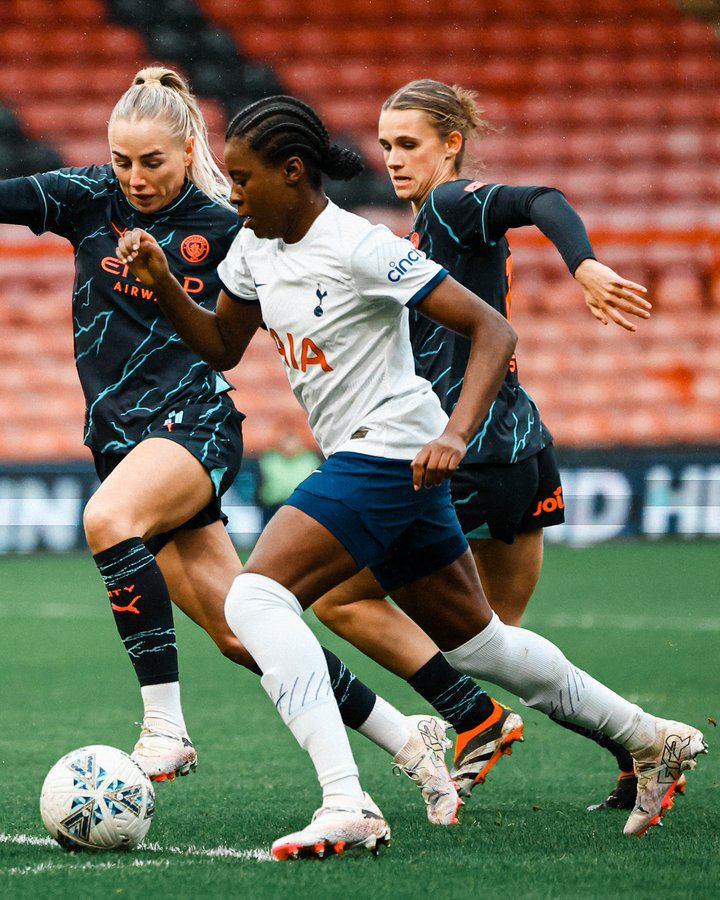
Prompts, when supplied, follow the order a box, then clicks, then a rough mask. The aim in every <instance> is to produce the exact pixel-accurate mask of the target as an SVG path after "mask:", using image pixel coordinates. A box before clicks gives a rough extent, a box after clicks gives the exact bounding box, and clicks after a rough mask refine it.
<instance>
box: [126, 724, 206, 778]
mask: <svg viewBox="0 0 720 900" xmlns="http://www.w3.org/2000/svg"><path fill="white" fill-rule="evenodd" d="M130 755H131V756H132V758H133V759H134V760H135V762H136V763H137V764H138V765H139V766H140V768H141V769H142V770H143V772H145V774H146V775H147V776H148V778H150V779H151V781H172V780H173V779H174V778H175V776H176V775H189V774H190V772H194V771H195V769H196V768H197V753H196V752H195V748H194V747H193V745H192V741H191V740H190V738H189V737H188V736H187V734H182V733H180V732H176V731H172V730H171V726H169V725H168V727H167V729H165V728H158V727H157V726H155V725H149V724H148V723H147V722H143V724H142V726H141V729H140V738H139V739H138V742H137V744H135V748H134V750H133V752H132V753H131V754H130Z"/></svg>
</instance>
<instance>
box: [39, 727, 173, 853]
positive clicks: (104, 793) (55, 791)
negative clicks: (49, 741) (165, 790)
mask: <svg viewBox="0 0 720 900" xmlns="http://www.w3.org/2000/svg"><path fill="white" fill-rule="evenodd" d="M154 811H155V792H154V791H153V787H152V784H151V783H150V779H149V778H148V777H147V775H146V774H145V773H144V772H143V770H142V769H141V768H140V766H138V764H137V763H136V762H135V761H134V760H133V759H132V758H131V757H130V756H128V754H127V753H123V751H122V750H117V749H116V748H115V747H106V746H104V745H103V744H96V745H93V746H91V747H80V749H79V750H73V751H72V752H71V753H66V754H65V756H63V757H62V759H59V760H58V761H57V762H56V763H55V765H54V766H53V767H52V769H50V771H49V772H48V774H47V778H46V779H45V781H44V783H43V786H42V792H41V794H40V815H41V816H42V820H43V822H44V823H45V827H46V828H47V830H48V831H49V832H50V834H51V835H52V836H53V837H54V838H55V840H56V841H57V842H58V844H60V846H61V847H64V848H65V850H131V849H132V848H133V847H137V845H138V844H139V843H140V841H142V839H143V838H144V837H145V835H146V834H147V831H148V828H150V823H151V821H152V815H153V812H154Z"/></svg>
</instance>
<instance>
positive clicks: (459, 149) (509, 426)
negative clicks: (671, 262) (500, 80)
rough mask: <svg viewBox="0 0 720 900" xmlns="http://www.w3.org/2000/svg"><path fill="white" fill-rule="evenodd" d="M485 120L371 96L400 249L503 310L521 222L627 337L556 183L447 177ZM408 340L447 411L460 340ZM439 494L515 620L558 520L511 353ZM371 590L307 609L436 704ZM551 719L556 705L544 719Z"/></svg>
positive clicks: (617, 294)
mask: <svg viewBox="0 0 720 900" xmlns="http://www.w3.org/2000/svg"><path fill="white" fill-rule="evenodd" d="M485 126H486V123H485V122H484V121H483V120H482V114H481V111H480V110H479V109H478V107H477V104H476V102H475V95H474V94H473V93H472V92H471V91H467V90H464V89H463V88H459V87H450V86H449V85H445V84H442V83H441V82H437V81H432V80H418V81H414V82H411V83H410V84H408V85H405V86H404V87H402V88H400V89H399V90H398V91H396V92H395V93H394V94H392V95H391V96H390V97H389V98H388V99H387V100H386V101H385V103H384V104H383V108H382V112H381V116H380V123H379V140H380V144H381V146H382V149H383V151H384V154H385V163H386V166H387V168H388V172H389V175H390V177H391V179H392V182H393V188H394V190H395V193H396V194H397V196H398V197H401V198H402V199H405V200H409V201H410V203H411V204H412V209H413V213H414V214H415V221H414V224H413V229H412V233H411V235H410V240H411V241H412V243H413V244H414V245H415V246H416V247H419V248H420V249H421V250H422V251H424V252H425V253H427V255H428V256H429V257H430V258H431V259H433V260H435V261H436V262H439V263H440V264H441V265H443V266H444V267H445V268H446V269H447V270H448V271H449V272H450V273H451V274H452V276H453V277H454V278H456V279H457V280H458V281H459V282H460V283H461V284H463V285H464V286H465V287H467V288H469V289H470V290H471V291H472V292H473V293H475V294H477V295H478V296H480V297H482V298H483V299H484V300H485V301H486V302H487V303H489V304H490V305H491V306H493V307H494V308H495V309H496V310H498V311H499V312H500V313H502V314H503V315H504V316H506V317H507V318H509V317H510V284H511V271H512V269H511V263H512V258H511V255H510V249H509V247H508V242H507V239H506V237H505V233H506V232H507V231H508V229H510V228H518V227H521V226H525V225H535V226H536V227H538V228H539V229H540V230H541V231H542V232H543V233H544V234H545V235H546V236H547V237H548V238H549V239H550V240H551V241H552V242H553V244H554V245H555V247H556V248H557V250H558V252H559V253H560V254H561V256H562V258H563V260H564V262H565V263H566V265H567V267H568V269H569V271H570V273H571V274H572V275H573V276H574V277H575V279H576V280H577V281H578V283H579V284H580V286H581V288H582V290H583V292H584V296H585V300H586V302H587V304H588V306H589V308H590V311H591V312H592V313H593V315H594V316H595V317H596V318H597V319H598V320H599V321H601V322H603V323H604V324H607V323H608V321H613V322H615V323H617V324H618V325H620V326H622V327H623V328H626V329H628V330H630V331H634V330H635V326H634V325H633V324H631V322H630V321H629V320H628V319H627V318H626V317H625V314H631V315H634V316H639V317H640V318H646V317H647V316H649V309H650V304H649V303H648V302H647V300H646V299H645V298H644V297H643V296H642V295H643V294H644V292H645V288H644V287H642V286H641V285H639V284H635V283H634V282H631V281H627V280H626V279H623V278H621V277H620V276H619V275H617V274H616V273H615V272H614V271H613V270H612V269H609V268H608V267H607V266H604V265H602V264H601V263H600V262H598V261H597V260H596V259H595V254H594V252H593V249H592V247H591V245H590V242H589V240H588V237H587V233H586V231H585V227H584V225H583V223H582V221H581V219H580V218H579V216H578V215H577V213H576V212H575V211H574V210H573V208H572V207H571V206H570V205H569V204H568V203H567V201H566V200H565V198H564V196H563V195H562V194H561V193H560V192H559V191H557V190H555V189H553V188H548V187H512V186H508V185H503V184H496V183H488V184H486V183H484V182H482V181H477V180H472V179H467V178H461V177H460V172H461V167H462V162H463V157H464V153H465V148H466V141H467V139H468V138H469V137H470V136H471V135H472V134H473V132H475V131H477V130H482V129H483V128H484V127H485ZM410 336H411V341H412V344H413V350H414V355H415V364H416V371H417V372H418V374H420V375H423V376H424V377H425V378H427V379H428V380H429V381H430V382H431V384H432V386H433V389H434V390H435V392H436V393H437V395H438V397H439V398H440V401H441V403H442V405H443V408H444V409H445V411H446V412H447V413H448V414H450V413H451V412H452V409H453V408H454V405H455V403H456V402H457V398H458V395H459V391H460V388H461V386H462V384H463V380H464V374H465V369H466V366H467V361H468V354H469V349H470V342H469V341H468V340H467V339H466V338H465V337H463V336H461V335H459V334H456V333H455V332H452V331H450V330H448V329H447V328H443V327H441V326H439V325H437V323H435V322H432V321H430V320H429V319H427V318H425V317H424V316H423V315H421V314H419V313H417V312H412V313H411V320H410ZM451 490H452V497H453V504H454V506H455V510H456V512H457V515H458V518H459V520H460V523H461V525H462V528H463V531H464V533H465V535H466V537H467V538H468V540H469V542H470V546H471V549H472V553H473V557H474V559H475V563H476V565H477V568H478V573H479V575H480V578H481V581H482V584H483V587H484V589H485V592H486V594H487V597H488V601H489V603H490V605H491V606H492V608H493V609H494V610H495V611H496V612H497V613H498V615H499V616H500V618H501V619H502V620H503V621H504V622H506V623H507V624H511V625H519V624H520V620H521V618H522V614H523V612H524V610H525V608H526V606H527V603H528V601H529V600H530V597H531V596H532V593H533V590H534V588H535V585H536V583H537V580H538V577H539V575H540V569H541V566H542V557H543V537H542V534H543V528H545V527H548V526H551V525H556V524H559V523H561V522H563V520H564V513H563V498H562V486H561V483H560V474H559V471H558V466H557V463H556V459H555V452H554V449H553V446H552V436H551V434H550V433H549V431H548V429H547V428H546V427H545V425H544V424H543V422H542V420H541V418H540V415H539V413H538V410H537V407H536V406H535V403H534V402H533V400H532V398H531V397H530V396H529V395H528V393H527V392H526V391H525V390H524V389H523V388H522V386H521V385H520V383H519V381H518V371H517V361H516V359H515V357H513V359H512V360H511V363H510V366H509V368H508V371H507V374H506V376H505V380H504V382H503V384H502V386H501V388H500V392H499V393H498V395H497V397H496V399H495V401H494V402H493V404H492V406H491V408H490V410H489V411H488V413H487V417H486V419H485V421H484V422H483V423H482V426H481V428H480V429H479V431H478V432H477V434H476V435H475V436H474V437H473V438H472V440H470V441H469V442H468V446H467V455H466V456H465V458H464V459H463V461H462V463H461V465H460V466H459V468H458V470H457V472H456V473H455V474H454V475H453V477H452V480H451ZM382 596H383V592H382V590H381V589H380V588H379V586H378V585H377V584H376V583H375V582H374V579H373V578H372V576H371V575H370V574H369V573H368V572H367V571H366V572H363V573H360V575H358V576H356V578H354V579H352V580H351V581H349V582H347V583H346V584H344V585H341V586H340V587H339V588H337V589H336V590H335V591H333V592H331V593H330V594H328V595H326V596H325V597H324V598H322V599H321V600H320V601H319V602H318V603H316V604H315V607H314V609H315V612H316V614H317V615H318V616H319V618H320V619H321V620H322V621H324V622H325V624H326V625H328V626H329V627H331V628H332V629H333V630H334V631H336V632H337V633H339V634H341V635H342V636H343V637H346V638H347V639H348V640H352V641H353V643H355V645H356V646H358V647H359V648H360V649H362V650H363V651H364V652H365V653H367V654H368V655H370V656H372V657H373V658H374V659H375V660H376V661H378V662H380V663H381V664H382V665H385V666H386V667H388V668H390V669H391V670H392V671H394V672H395V673H396V674H398V675H401V676H402V677H405V678H406V679H407V680H408V681H409V682H410V684H411V685H413V686H414V687H416V689H419V690H420V691H421V692H422V693H423V696H425V697H426V698H427V699H429V700H430V701H431V702H433V701H435V700H438V702H435V703H434V705H435V706H436V707H437V708H439V709H441V710H442V697H443V696H444V693H445V692H446V691H447V672H446V669H445V662H444V660H442V659H441V657H440V654H439V653H438V651H437V648H436V647H434V645H433V644H432V643H431V642H428V641H426V640H425V639H424V638H423V636H422V635H421V634H419V633H418V631H417V629H415V628H414V626H413V625H412V623H410V622H409V621H408V620H407V619H406V618H405V617H404V616H403V614H402V613H401V612H400V611H399V610H397V609H394V608H392V607H390V606H389V605H388V604H387V603H385V602H384V601H383V600H381V599H380V598H382ZM360 598H363V600H360ZM359 600H360V602H359V603H358V601H359ZM401 635H402V641H401ZM398 646H402V653H401V654H399V653H398V649H397V648H398ZM443 673H444V674H443ZM436 682H437V684H435V683H436ZM434 684H435V687H433V685H434ZM509 717H510V716H509V713H508V712H505V713H501V714H500V715H499V716H498V715H497V714H496V715H495V716H491V717H490V718H489V719H488V722H487V723H482V722H481V723H479V724H477V725H474V727H468V728H467V730H466V731H464V732H463V733H461V734H459V736H458V740H457V741H456V747H455V753H456V761H455V767H454V769H453V772H452V774H453V776H454V777H455V778H456V780H457V781H458V783H459V784H460V786H461V794H465V795H467V794H469V793H470V791H471V790H472V788H473V786H474V784H476V783H478V781H480V782H481V781H483V780H484V776H485V774H486V771H487V769H486V766H487V759H488V751H489V750H490V749H492V748H493V745H492V743H489V741H488V739H489V737H491V736H492V735H495V732H498V735H499V733H500V731H502V730H503V729H507V728H508V727H509V725H508V723H506V722H504V721H503V719H504V718H509ZM561 719H562V714H561V713H560V712H558V714H557V718H556V720H557V721H560V720H561ZM469 724H472V719H471V720H470V723H469ZM561 724H563V723H562V722H561ZM568 727H569V726H568ZM572 729H573V730H576V731H577V730H579V729H577V728H576V727H575V726H572ZM581 733H582V732H581ZM498 735H495V736H496V737H497V736H498ZM587 736H588V737H592V738H593V739H595V740H596V741H598V743H600V744H601V745H602V746H604V747H606V748H607V749H608V750H610V752H611V753H613V754H614V755H615V758H616V760H617V762H618V766H619V768H620V777H619V780H618V783H617V785H616V787H615V789H614V790H613V792H612V794H611V795H610V797H609V798H608V799H607V800H606V801H605V802H604V803H602V804H598V805H597V806H598V807H605V806H611V807H618V806H620V807H623V808H627V809H632V807H633V804H634V802H635V788H636V779H635V776H634V773H633V767H632V759H631V757H630V755H629V754H628V753H627V752H626V751H625V750H623V748H622V747H620V746H619V745H617V744H616V743H614V742H613V741H611V740H610V739H609V738H607V737H606V736H604V735H602V734H600V733H599V732H598V733H594V734H592V735H591V734H587ZM681 786H682V784H681ZM591 808H592V807H591Z"/></svg>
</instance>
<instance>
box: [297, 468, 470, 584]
mask: <svg viewBox="0 0 720 900" xmlns="http://www.w3.org/2000/svg"><path fill="white" fill-rule="evenodd" d="M285 503H286V504H287V505H288V506H294V507H296V508H297V509H300V510H302V511H303V512H304V513H306V514H307V515H308V516H310V517H311V518H313V519H315V521H316V522H319V523H320V524H321V525H324V526H325V528H327V530H328V531H329V532H330V533H331V534H333V535H334V536H335V537H336V538H337V539H338V540H339V541H340V543H341V544H342V545H343V546H344V547H345V549H346V550H347V551H348V553H350V555H351V556H352V558H353V559H354V560H355V562H356V563H357V567H358V569H364V568H365V567H366V566H368V567H369V568H370V570H371V571H372V573H373V575H374V576H375V578H376V579H377V580H378V582H379V583H380V585H381V586H382V587H383V589H384V590H386V591H388V592H389V591H392V590H394V589H396V588H400V587H403V585H406V584H410V583H411V582H413V581H416V580H417V579H418V578H423V577H424V576H426V575H430V574H432V573H433V572H436V571H437V570H438V569H441V568H443V567H444V566H448V565H450V563H452V562H454V561H455V560H456V559H458V558H459V557H460V556H462V554H463V553H464V552H465V551H466V550H467V548H468V542H467V540H466V539H465V537H464V535H463V533H462V529H461V528H460V524H459V522H458V519H457V515H456V514H455V510H454V509H453V505H452V502H451V500H450V484H449V482H448V481H445V482H444V483H443V484H441V485H440V486H438V487H434V488H422V489H421V490H419V491H416V490H414V489H413V482H412V470H411V469H410V460H397V459H385V458H383V457H377V456H367V455H365V454H362V453H344V452H342V453H334V454H333V455H332V456H330V457H329V458H328V459H327V460H326V461H325V462H324V463H323V464H322V465H321V466H320V468H319V469H316V470H315V471H314V472H313V473H312V474H311V475H309V476H308V477H307V478H306V479H305V481H303V482H302V483H301V484H299V485H298V487H297V488H296V489H295V491H294V492H293V493H292V494H291V495H290V497H288V499H287V500H286V501H285Z"/></svg>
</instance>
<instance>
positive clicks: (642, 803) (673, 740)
mask: <svg viewBox="0 0 720 900" xmlns="http://www.w3.org/2000/svg"><path fill="white" fill-rule="evenodd" d="M655 728H656V733H655V741H654V742H653V743H652V744H651V745H650V746H649V747H648V748H647V749H646V750H643V751H641V752H640V753H637V754H633V758H634V767H635V774H636V775H637V780H638V786H637V799H636V801H635V808H634V809H633V811H632V812H631V813H630V816H629V818H628V820H627V822H626V823H625V828H624V829H623V831H624V833H625V834H635V835H637V836H638V837H641V836H642V835H643V834H645V832H646V831H647V830H648V828H650V827H651V826H652V825H661V824H662V822H661V821H660V820H661V819H662V817H663V816H664V815H665V813H666V812H667V811H668V810H669V809H672V805H673V796H674V794H675V791H676V790H677V786H678V782H679V781H680V778H681V777H682V773H683V772H684V771H687V770H688V769H694V768H695V766H696V764H697V760H696V759H695V757H696V756H697V755H698V754H700V753H707V744H706V743H705V740H704V738H703V735H702V732H701V731H698V730H697V728H693V727H692V726H691V725H685V724H683V723H682V722H672V721H668V720H667V719H656V720H655Z"/></svg>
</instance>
